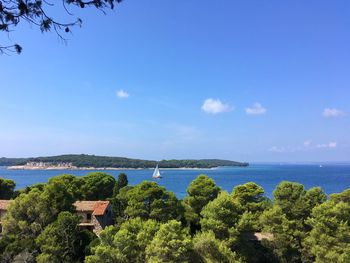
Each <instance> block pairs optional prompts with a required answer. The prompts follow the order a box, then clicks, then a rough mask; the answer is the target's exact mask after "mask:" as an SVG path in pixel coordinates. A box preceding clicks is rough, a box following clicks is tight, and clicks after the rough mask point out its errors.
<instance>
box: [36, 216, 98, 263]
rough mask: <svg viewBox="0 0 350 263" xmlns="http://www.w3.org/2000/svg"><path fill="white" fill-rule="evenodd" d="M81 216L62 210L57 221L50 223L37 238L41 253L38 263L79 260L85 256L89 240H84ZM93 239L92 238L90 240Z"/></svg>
mask: <svg viewBox="0 0 350 263" xmlns="http://www.w3.org/2000/svg"><path fill="white" fill-rule="evenodd" d="M79 221H80V219H79V217H78V216H76V215H74V214H71V213H69V212H62V213H60V214H59V215H58V218H57V220H56V221H55V222H53V223H52V224H50V225H48V226H47V227H46V228H45V229H44V231H43V232H42V233H41V234H40V235H39V236H38V237H37V238H36V243H37V244H38V246H39V247H40V251H41V254H40V255H39V256H38V257H37V262H38V263H41V262H42V263H46V262H53V263H54V262H57V263H59V262H67V263H68V262H77V261H82V259H83V258H84V249H85V246H86V245H88V242H87V240H85V242H82V241H83V239H82V237H83V235H82V231H81V230H79V226H78V224H79ZM89 241H91V240H89ZM84 243H85V244H84Z"/></svg>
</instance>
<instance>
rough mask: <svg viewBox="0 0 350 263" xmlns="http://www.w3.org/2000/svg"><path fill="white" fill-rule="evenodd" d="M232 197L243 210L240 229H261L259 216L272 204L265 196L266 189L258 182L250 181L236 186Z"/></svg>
mask: <svg viewBox="0 0 350 263" xmlns="http://www.w3.org/2000/svg"><path fill="white" fill-rule="evenodd" d="M232 198H233V200H234V202H236V203H237V204H239V205H240V207H241V210H242V212H243V214H242V216H241V218H240V222H239V226H238V228H239V230H240V231H257V230H260V228H261V227H260V226H259V217H260V215H261V214H262V212H263V211H264V210H266V208H268V207H269V206H270V201H269V200H268V199H267V198H266V197H265V196H264V189H263V188H262V187H261V186H259V185H257V184H256V183H253V182H248V183H246V184H243V185H238V186H236V187H235V188H234V189H233V191H232Z"/></svg>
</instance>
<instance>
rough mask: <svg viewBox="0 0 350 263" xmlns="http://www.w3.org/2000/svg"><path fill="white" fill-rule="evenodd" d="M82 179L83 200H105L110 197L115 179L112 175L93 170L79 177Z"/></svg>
mask: <svg viewBox="0 0 350 263" xmlns="http://www.w3.org/2000/svg"><path fill="white" fill-rule="evenodd" d="M81 180H82V187H81V192H82V198H83V199H84V200H91V201H93V200H106V199H107V198H110V197H112V195H113V188H114V185H115V179H114V177H113V176H111V175H109V174H106V173H102V172H93V173H89V174H87V175H86V176H83V177H82V178H81Z"/></svg>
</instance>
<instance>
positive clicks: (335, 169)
mask: <svg viewBox="0 0 350 263" xmlns="http://www.w3.org/2000/svg"><path fill="white" fill-rule="evenodd" d="M89 172H92V171H91V170H89V171H87V170H86V171H85V170H42V171H36V170H7V169H6V168H5V167H0V177H3V178H8V179H12V180H14V181H15V182H16V188H17V189H20V188H24V187H26V186H28V185H32V184H35V183H41V182H47V181H48V179H49V178H50V177H53V176H55V175H59V174H63V173H67V174H74V175H77V176H82V175H85V174H87V173H89ZM104 172H106V173H109V174H111V175H113V176H114V177H117V176H118V174H119V173H120V172H125V173H126V174H127V175H128V179H129V184H131V185H134V184H137V183H140V182H142V181H144V180H154V181H156V182H158V183H159V184H160V185H162V186H165V187H166V188H167V189H168V190H170V191H173V192H174V193H175V194H176V196H177V197H178V198H183V197H184V196H185V195H186V188H187V186H188V185H189V183H190V182H191V181H192V180H193V179H194V178H196V176H197V175H199V174H201V173H204V174H207V175H208V176H210V177H211V178H213V179H214V180H215V182H216V184H217V185H218V186H220V187H221V188H222V189H225V190H227V191H229V192H231V191H232V189H233V187H234V186H236V185H239V184H243V183H246V182H255V183H257V184H259V185H261V186H262V187H263V188H264V189H265V193H266V195H267V196H268V197H271V195H272V192H273V190H274V188H275V187H276V185H277V184H278V183H280V182H281V181H284V180H287V181H293V182H299V183H301V184H303V185H304V186H305V188H306V189H308V188H310V187H313V186H321V187H322V189H323V190H324V191H325V192H326V193H327V194H331V193H337V192H341V191H343V190H345V189H347V188H350V164H344V165H334V164H332V165H331V164H329V165H323V166H322V167H320V166H319V165H311V164H310V165H279V164H252V165H250V166H249V167H227V168H226V167H222V168H217V169H209V170H205V169H203V170H167V169H161V173H162V175H163V178H162V179H152V174H153V170H150V169H145V170H125V171H119V170H105V171H104Z"/></svg>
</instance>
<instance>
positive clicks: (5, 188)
mask: <svg viewBox="0 0 350 263" xmlns="http://www.w3.org/2000/svg"><path fill="white" fill-rule="evenodd" d="M15 187H16V184H15V182H14V181H12V180H9V179H4V178H0V199H5V200H7V199H11V198H12V196H13V194H14V189H15Z"/></svg>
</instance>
